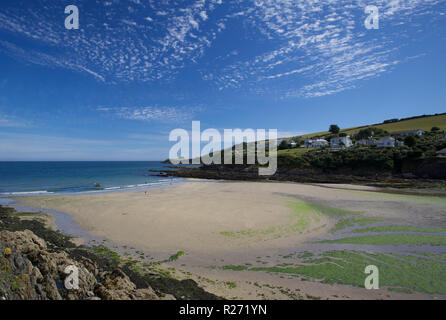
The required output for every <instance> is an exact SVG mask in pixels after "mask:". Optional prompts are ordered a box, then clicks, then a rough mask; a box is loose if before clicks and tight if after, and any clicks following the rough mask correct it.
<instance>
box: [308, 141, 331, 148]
mask: <svg viewBox="0 0 446 320" xmlns="http://www.w3.org/2000/svg"><path fill="white" fill-rule="evenodd" d="M311 145H312V146H313V148H322V147H326V146H328V141H327V140H325V139H316V140H313V142H312V143H311Z"/></svg>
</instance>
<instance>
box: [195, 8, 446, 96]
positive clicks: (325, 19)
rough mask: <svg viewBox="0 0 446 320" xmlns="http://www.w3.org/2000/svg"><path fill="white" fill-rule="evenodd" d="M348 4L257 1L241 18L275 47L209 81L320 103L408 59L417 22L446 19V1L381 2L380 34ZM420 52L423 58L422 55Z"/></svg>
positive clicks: (208, 74)
mask: <svg viewBox="0 0 446 320" xmlns="http://www.w3.org/2000/svg"><path fill="white" fill-rule="evenodd" d="M369 4H370V3H369V2H367V1H362V0H347V1H328V0H327V1H313V0H303V1H292V0H262V1H254V5H253V6H252V7H249V8H246V9H245V10H244V11H242V12H239V13H238V15H239V16H243V17H244V19H245V20H246V23H247V24H249V25H250V26H254V27H255V28H256V29H257V30H259V32H260V33H261V34H263V35H264V36H265V37H266V38H267V39H268V40H269V41H270V42H271V48H270V49H268V50H265V52H263V53H261V54H259V55H257V56H255V57H252V58H247V59H244V60H240V61H236V62H234V63H232V64H230V65H228V66H226V67H225V68H224V69H223V70H217V69H214V72H206V74H205V75H204V76H203V77H204V78H205V79H207V80H212V81H215V82H216V83H217V84H218V86H219V88H220V89H225V88H245V87H246V86H247V85H248V86H249V87H250V88H251V90H253V91H256V92H259V91H268V90H269V92H271V91H273V90H275V91H277V92H278V94H279V95H281V96H282V97H296V96H297V97H305V98H312V97H320V96H325V95H330V94H334V93H338V92H342V91H344V90H347V89H351V88H354V87H356V86H357V85H358V84H359V83H360V82H361V81H363V80H366V79H372V78H375V77H379V76H380V75H381V74H383V73H385V72H388V71H391V70H392V69H393V68H394V67H395V66H396V65H398V64H400V63H402V62H404V61H406V60H407V58H408V57H405V56H404V55H403V56H401V55H400V49H401V47H403V46H404V45H405V44H406V43H405V41H401V39H411V41H413V40H415V39H416V35H417V34H420V32H421V31H423V30H424V29H425V28H426V27H427V26H422V25H419V24H417V23H416V22H412V20H413V19H414V18H416V17H418V16H423V15H427V16H429V17H431V18H432V22H433V21H435V20H436V19H439V18H441V10H438V8H439V7H440V8H441V6H442V5H444V4H445V1H443V0H426V1H425V0H392V1H388V0H378V1H374V2H373V5H377V6H378V8H379V10H380V12H381V14H380V23H381V29H379V30H372V31H369V30H366V29H365V27H364V20H365V18H366V16H367V15H366V14H365V13H364V8H365V7H366V6H367V5H369ZM420 53H422V52H420Z"/></svg>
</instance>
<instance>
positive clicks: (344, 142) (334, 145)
mask: <svg viewBox="0 0 446 320" xmlns="http://www.w3.org/2000/svg"><path fill="white" fill-rule="evenodd" d="M352 145H353V142H352V139H351V138H350V136H345V137H336V138H331V140H330V148H331V149H344V148H350V147H351V146H352Z"/></svg>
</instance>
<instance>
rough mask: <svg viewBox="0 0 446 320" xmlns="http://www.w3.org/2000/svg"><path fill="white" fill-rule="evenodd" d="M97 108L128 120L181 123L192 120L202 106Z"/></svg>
mask: <svg viewBox="0 0 446 320" xmlns="http://www.w3.org/2000/svg"><path fill="white" fill-rule="evenodd" d="M97 110H98V111H100V112H103V113H105V114H108V115H111V116H114V117H117V118H121V119H126V120H139V121H157V122H166V123H167V122H170V123H172V122H173V123H181V122H185V121H190V120H192V118H193V117H194V115H195V114H196V113H197V112H199V111H200V110H201V107H172V106H162V107H160V106H144V107H98V108H97Z"/></svg>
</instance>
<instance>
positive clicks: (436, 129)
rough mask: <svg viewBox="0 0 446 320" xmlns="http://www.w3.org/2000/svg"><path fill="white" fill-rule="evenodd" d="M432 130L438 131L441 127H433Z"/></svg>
mask: <svg viewBox="0 0 446 320" xmlns="http://www.w3.org/2000/svg"><path fill="white" fill-rule="evenodd" d="M431 131H432V132H438V131H440V128H439V127H432V129H431Z"/></svg>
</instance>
